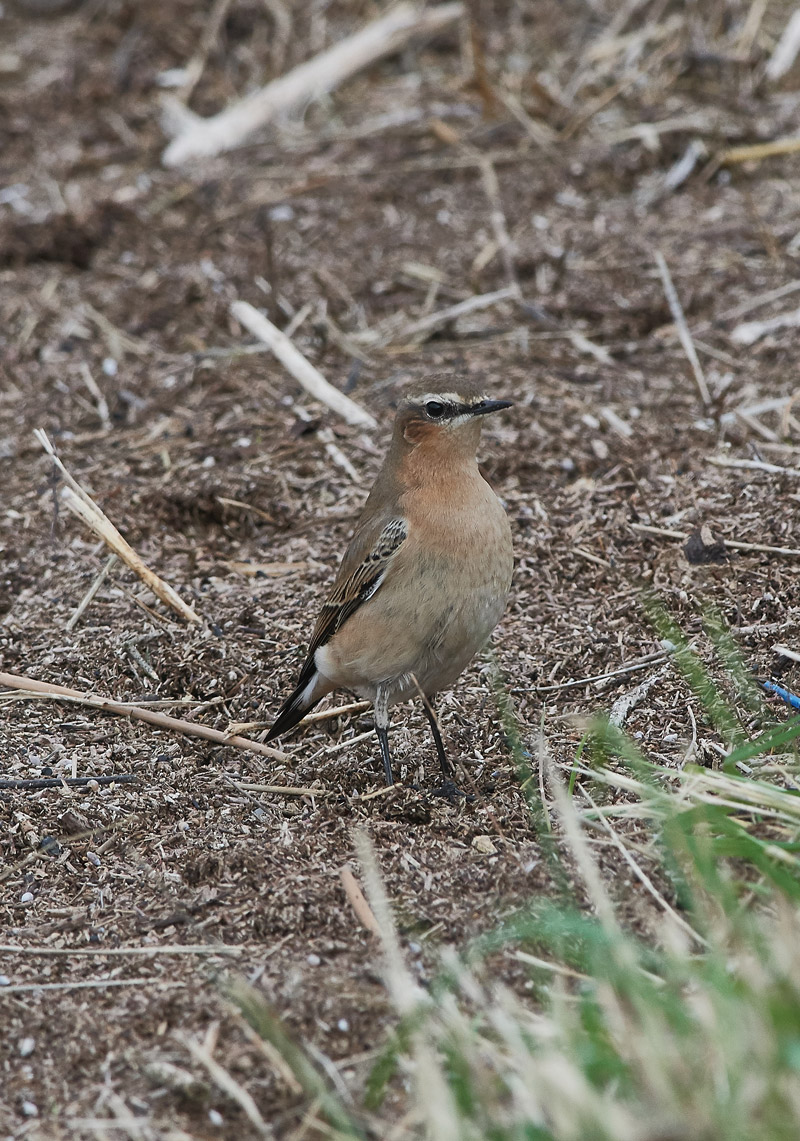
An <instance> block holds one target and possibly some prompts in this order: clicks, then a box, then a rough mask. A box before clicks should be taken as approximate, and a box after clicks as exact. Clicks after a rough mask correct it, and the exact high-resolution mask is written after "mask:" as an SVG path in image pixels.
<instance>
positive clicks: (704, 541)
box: [683, 523, 730, 566]
mask: <svg viewBox="0 0 800 1141" xmlns="http://www.w3.org/2000/svg"><path fill="white" fill-rule="evenodd" d="M683 553H684V554H685V555H686V558H687V559H688V561H689V562H690V563H691V564H692V566H700V565H702V564H704V563H726V562H727V561H728V559H729V558H730V555H729V554H728V551H727V549H726V547H725V543H724V542H723V541H722V539H718V538H716V537H715V535H714V532H713V531H712V530H711V528H710V527H709V526H708V524H707V523H704V524H703V526H702V527H698V528H697V530H696V531H692V533H691V535H690V536H689V538H688V539H687V540H686V544H685V546H684V548H683Z"/></svg>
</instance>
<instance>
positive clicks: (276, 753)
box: [0, 672, 290, 761]
mask: <svg viewBox="0 0 800 1141" xmlns="http://www.w3.org/2000/svg"><path fill="white" fill-rule="evenodd" d="M0 685H4V686H8V688H9V689H22V690H28V691H30V692H31V693H36V694H39V695H40V696H41V697H43V698H49V699H51V700H53V701H66V702H76V703H77V704H78V705H88V706H89V707H90V708H92V709H100V710H102V711H103V712H104V713H115V714H117V715H118V716H120V717H131V718H133V720H134V721H146V722H147V724H148V725H155V726H156V728H158V729H169V730H170V731H171V732H173V733H184V734H185V735H186V736H188V737H200V738H201V739H202V740H204V741H213V743H214V744H215V745H230V746H232V747H233V748H235V749H245V750H246V751H247V752H250V753H258V754H259V755H260V756H262V757H269V758H270V759H271V760H273V761H288V760H289V759H290V757H289V755H288V753H282V752H281V751H280V749H272V748H270V746H269V745H262V744H261V742H260V741H251V740H250V739H249V738H247V737H229V736H227V734H225V733H221V732H220V731H219V729H212V728H211V726H210V725H198V724H196V723H194V722H192V721H182V720H181V719H180V718H178V717H168V716H167V714H165V713H158V712H157V711H156V710H155V709H143V708H141V706H137V705H124V704H121V703H120V702H117V701H108V700H107V699H106V698H104V697H93V696H92V695H90V694H86V693H81V692H80V691H79V690H77V689H68V688H67V687H66V686H63V685H51V684H50V683H49V682H45V681H37V680H36V679H35V678H32V677H24V676H22V675H21V674H9V673H3V672H0Z"/></svg>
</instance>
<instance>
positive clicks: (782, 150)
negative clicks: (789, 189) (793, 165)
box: [715, 135, 800, 167]
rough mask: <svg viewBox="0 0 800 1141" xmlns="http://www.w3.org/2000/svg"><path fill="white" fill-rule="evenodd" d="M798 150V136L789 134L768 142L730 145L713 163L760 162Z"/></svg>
mask: <svg viewBox="0 0 800 1141" xmlns="http://www.w3.org/2000/svg"><path fill="white" fill-rule="evenodd" d="M798 151H800V138H798V137H797V136H796V135H791V136H789V137H788V138H785V139H773V140H772V142H770V143H753V145H752V146H749V147H731V148H730V150H727V151H723V152H722V154H721V155H718V157H717V158H716V159H715V165H716V166H717V167H720V166H730V165H731V164H732V163H737V162H760V161H761V160H762V159H765V158H773V157H775V156H776V155H793V154H796V153H797V152H798Z"/></svg>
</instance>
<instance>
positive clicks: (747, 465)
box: [706, 456, 800, 476]
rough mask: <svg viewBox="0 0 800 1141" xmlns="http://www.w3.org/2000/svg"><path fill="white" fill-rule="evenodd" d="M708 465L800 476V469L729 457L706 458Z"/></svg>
mask: <svg viewBox="0 0 800 1141" xmlns="http://www.w3.org/2000/svg"><path fill="white" fill-rule="evenodd" d="M706 463H707V464H713V465H714V466H715V467H732V468H743V469H744V470H745V471H766V472H769V473H770V475H793V476H800V468H796V467H781V465H780V464H770V463H767V462H766V460H736V459H728V457H727V456H706Z"/></svg>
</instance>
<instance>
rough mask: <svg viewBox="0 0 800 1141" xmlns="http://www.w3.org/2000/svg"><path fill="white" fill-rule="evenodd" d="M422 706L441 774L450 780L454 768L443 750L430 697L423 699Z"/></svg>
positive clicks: (453, 773)
mask: <svg viewBox="0 0 800 1141" xmlns="http://www.w3.org/2000/svg"><path fill="white" fill-rule="evenodd" d="M422 708H423V709H424V710H425V716H426V717H427V718H428V724H429V725H430V727H431V733H433V741H434V744H435V745H436V753H437V756H438V757H439V764H440V765H441V766H442V774H443V775H444V778H445V780H452V779H453V777H454V776H455V775H456V774H455V769H454V768H453V766H452V765H451V764H450V761H449V759H448V756H447V753H446V752H445V751H444V742H443V741H442V734H441V733H440V732H439V722H438V721H437V720H436V714H435V713H434V711H433V706H432V705H431V703H430V699H427V700H425V701H423V703H422Z"/></svg>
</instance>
